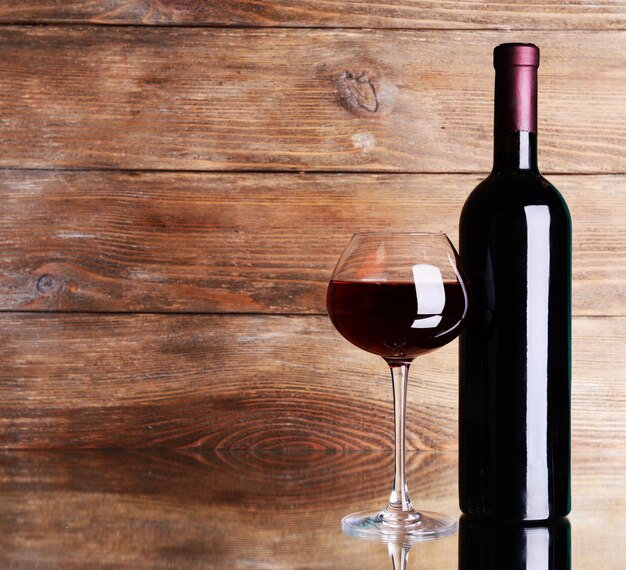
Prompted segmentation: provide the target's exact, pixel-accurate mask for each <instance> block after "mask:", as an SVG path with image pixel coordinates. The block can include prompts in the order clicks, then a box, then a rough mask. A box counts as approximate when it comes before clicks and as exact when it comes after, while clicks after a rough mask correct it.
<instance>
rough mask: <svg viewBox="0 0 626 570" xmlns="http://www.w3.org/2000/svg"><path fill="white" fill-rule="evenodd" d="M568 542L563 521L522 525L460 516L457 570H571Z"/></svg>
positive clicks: (570, 553)
mask: <svg viewBox="0 0 626 570" xmlns="http://www.w3.org/2000/svg"><path fill="white" fill-rule="evenodd" d="M571 567H572V539H571V527H570V523H569V521H568V520H567V519H557V520H556V521H554V522H550V523H543V524H533V525H526V526H525V525H522V524H515V523H509V522H497V521H490V520H486V519H479V518H475V517H472V516H468V515H463V516H462V517H461V522H460V531H459V570H501V569H502V568H506V569H507V570H509V569H510V570H518V569H519V570H571Z"/></svg>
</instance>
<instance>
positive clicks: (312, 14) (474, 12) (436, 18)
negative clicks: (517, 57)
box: [0, 0, 626, 30]
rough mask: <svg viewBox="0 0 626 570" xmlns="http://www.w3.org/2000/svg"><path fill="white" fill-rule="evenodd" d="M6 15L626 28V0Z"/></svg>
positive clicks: (181, 3) (14, 6)
mask: <svg viewBox="0 0 626 570" xmlns="http://www.w3.org/2000/svg"><path fill="white" fill-rule="evenodd" d="M0 22H9V23H18V22H30V23H87V22H88V23H98V24H145V25H151V24H158V25H191V26H204V25H209V26H211V25H222V26H289V27H301V26H327V27H334V26H337V27H348V28H359V27H363V28H377V27H386V28H389V27H394V28H422V29H423V28H443V29H445V28H496V29H497V28H500V29H507V30H515V29H524V30H528V29H624V28H626V8H625V7H624V3H623V2H622V1H621V0H604V1H599V0H587V1H585V0H578V1H576V2H567V3H564V2H561V1H559V0H533V1H532V2H507V3H499V2H488V1H486V0H477V1H475V2H433V1H427V0H387V1H386V2H376V1H375V0H359V1H356V2H354V1H353V2H345V1H343V0H295V1H290V2H282V1H280V0H267V1H264V2H258V1H255V0H220V1H218V2H206V1H204V0H108V1H107V2H94V1H93V0H74V1H67V0H29V2H28V3H24V2H20V1H18V0H4V1H3V2H2V5H1V6H0Z"/></svg>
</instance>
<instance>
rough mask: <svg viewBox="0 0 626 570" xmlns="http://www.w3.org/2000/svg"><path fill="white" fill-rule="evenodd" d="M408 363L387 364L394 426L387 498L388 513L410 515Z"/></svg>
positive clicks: (411, 506) (411, 510) (411, 508)
mask: <svg viewBox="0 0 626 570" xmlns="http://www.w3.org/2000/svg"><path fill="white" fill-rule="evenodd" d="M410 364H411V363H410V362H398V363H396V362H389V368H390V369H391V380H392V382H393V412H394V425H395V430H396V434H395V455H396V464H395V471H394V476H393V488H392V490H391V496H390V497H389V507H388V511H391V512H403V513H412V512H414V511H413V505H412V504H411V499H409V491H408V488H407V483H406V472H405V448H404V446H405V418H406V390H407V380H408V377H409V366H410Z"/></svg>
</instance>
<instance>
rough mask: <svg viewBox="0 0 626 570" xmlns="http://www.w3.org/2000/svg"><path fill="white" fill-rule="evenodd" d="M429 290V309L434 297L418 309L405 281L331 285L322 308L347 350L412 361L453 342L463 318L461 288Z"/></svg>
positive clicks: (463, 288)
mask: <svg viewBox="0 0 626 570" xmlns="http://www.w3.org/2000/svg"><path fill="white" fill-rule="evenodd" d="M422 289H423V288H422ZM430 290H431V291H434V292H435V295H434V297H438V301H437V302H435V303H434V304H433V303H432V299H433V295H429V296H428V295H427V296H426V297H428V298H424V302H423V303H420V298H422V296H421V295H420V294H419V289H418V288H416V285H415V283H413V282H410V281H406V282H401V281H335V280H333V281H331V282H330V284H329V287H328V293H327V298H326V305H327V308H328V314H329V316H330V319H331V321H332V323H333V325H334V326H335V328H336V329H337V330H338V331H339V332H340V333H341V335H342V336H343V337H345V338H346V339H347V340H349V341H350V342H351V343H352V344H354V345H356V346H358V347H359V348H361V349H363V350H366V351H368V352H372V353H374V354H377V355H379V356H382V357H383V358H386V359H399V360H412V359H413V358H415V357H417V356H419V355H421V354H425V353H427V352H430V351H431V350H435V349H436V348H439V347H441V346H443V345H445V344H447V343H449V342H450V341H451V340H453V339H454V338H455V337H456V336H457V335H458V334H459V332H460V328H461V326H462V325H463V322H464V320H465V317H466V309H467V286H466V285H465V284H464V283H460V282H458V281H457V282H441V283H433V284H432V286H431V289H430ZM433 309H436V311H434V310H433Z"/></svg>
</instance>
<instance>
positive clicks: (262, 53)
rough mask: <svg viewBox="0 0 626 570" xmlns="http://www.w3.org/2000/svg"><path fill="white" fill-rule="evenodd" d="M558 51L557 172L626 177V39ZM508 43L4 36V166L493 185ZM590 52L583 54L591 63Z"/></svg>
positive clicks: (548, 65)
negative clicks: (497, 50) (312, 173)
mask: <svg viewBox="0 0 626 570" xmlns="http://www.w3.org/2000/svg"><path fill="white" fill-rule="evenodd" d="M523 39H524V40H525V41H534V42H536V43H537V44H538V45H540V46H541V48H542V50H543V51H542V67H541V69H540V75H541V89H540V93H541V95H540V129H541V132H542V133H543V135H542V137H541V157H542V159H541V163H542V165H543V166H544V168H545V169H546V170H547V171H552V172H567V173H581V172H584V173H602V172H604V173H626V154H625V153H624V152H623V149H624V146H625V145H626V130H625V129H623V128H619V127H620V125H624V124H626V34H624V33H621V32H611V31H605V32H576V33H569V32H567V31H561V32H528V33H525V34H524V38H523ZM510 40H511V37H510V34H508V33H504V32H491V31H480V32H471V31H468V32H460V31H453V32H437V31H390V30H382V31H375V30H365V31H347V30H343V31H338V30H326V31H324V30H311V29H307V30H284V29H281V30H249V29H246V30H231V29H206V30H203V29H184V28H170V29H168V28H150V29H147V28H145V27H140V28H136V27H126V28H115V27H113V28H112V27H107V26H104V27H84V28H83V27H50V26H46V27H36V26H26V27H3V28H2V29H0V46H1V47H2V49H1V50H0V65H1V66H2V70H3V73H2V76H1V77H0V106H1V109H2V133H3V136H2V140H1V142H0V166H7V167H20V168H24V167H33V168H55V167H64V168H76V167H91V168H98V167H104V168H123V169H177V170H242V169H244V170H250V169H251V170H285V169H288V170H329V171H358V170H361V171H363V170H367V171H409V172H481V171H486V170H488V168H489V166H490V160H491V131H492V92H493V88H492V85H493V68H492V65H491V51H492V48H493V46H494V45H496V44H498V43H500V42H502V41H510ZM582 46H584V57H583V56H582V54H583V52H582V51H581V50H582Z"/></svg>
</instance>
